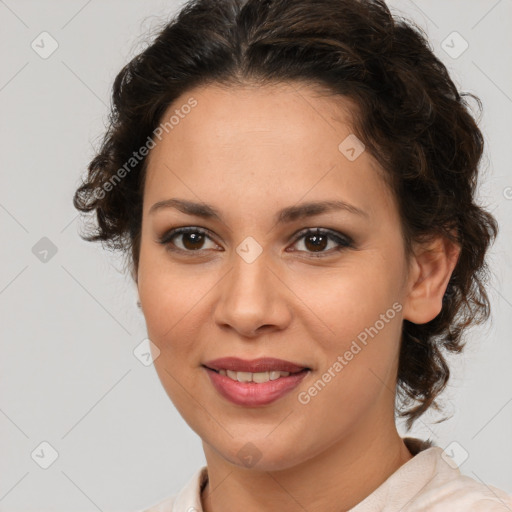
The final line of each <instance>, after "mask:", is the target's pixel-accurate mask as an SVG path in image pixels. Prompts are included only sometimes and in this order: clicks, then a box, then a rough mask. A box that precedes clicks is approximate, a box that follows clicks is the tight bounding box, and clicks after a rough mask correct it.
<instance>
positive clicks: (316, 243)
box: [295, 228, 352, 256]
mask: <svg viewBox="0 0 512 512" xmlns="http://www.w3.org/2000/svg"><path fill="white" fill-rule="evenodd" d="M302 239H304V242H303V244H304V247H306V249H307V250H306V252H312V253H319V254H318V256H323V255H324V254H325V253H327V254H330V253H331V252H332V251H325V250H324V249H325V248H326V247H327V245H328V244H329V241H332V242H334V250H335V251H341V250H342V249H345V248H347V247H352V240H351V239H350V238H349V237H347V236H346V235H341V234H338V233H336V232H335V231H330V230H326V229H321V228H316V229H309V230H307V231H305V232H303V233H302V234H299V236H298V237H297V238H296V241H295V243H297V242H298V241H300V240H302ZM315 256H317V255H316V254H315Z"/></svg>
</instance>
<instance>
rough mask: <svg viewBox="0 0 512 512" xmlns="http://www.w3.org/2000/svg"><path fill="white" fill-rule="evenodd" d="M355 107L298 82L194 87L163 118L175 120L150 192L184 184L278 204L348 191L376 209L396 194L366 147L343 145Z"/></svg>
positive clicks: (151, 166)
mask: <svg viewBox="0 0 512 512" xmlns="http://www.w3.org/2000/svg"><path fill="white" fill-rule="evenodd" d="M190 104H195V106H194V107H193V108H188V107H187V108H185V106H186V105H190ZM354 109H355V104H354V103H353V102H352V101H351V100H349V99H347V98H345V97H341V96H334V95H332V94H329V93H328V92H327V91H326V90H325V89H321V88H319V87H315V86H311V85H305V84H299V83H286V84H278V85H267V86H263V87H262V86H244V87H240V86H236V87H220V86H216V85H210V86H205V87H200V88H196V89H192V90H191V91H188V92H186V93H185V94H183V95H182V96H180V97H179V98H177V99H176V100H175V101H174V102H173V104H172V105H171V106H170V107H169V108H168V110H167V112H166V113H165V115H164V116H163V117H162V121H163V122H165V121H166V120H168V119H169V118H170V117H171V116H174V118H175V123H173V125H172V129H169V130H167V131H165V132H164V133H163V135H162V137H161V140H160V141H157V144H156V147H155V148H154V149H152V150H151V152H150V155H149V161H148V166H147V167H148V168H147V177H146V187H145V188H146V190H145V192H147V194H145V195H149V196H150V197H151V199H154V200H160V199H162V198H161V197H160V196H161V195H162V194H163V193H164V192H168V193H169V194H170V193H171V192H174V191H175V190H176V191H177V189H179V190H180V191H182V192H184V193H186V194H187V195H188V196H189V197H190V193H191V192H192V193H193V194H194V195H196V196H198V197H201V196H205V195H206V196H208V197H211V196H212V195H219V199H222V197H223V196H227V197H231V198H232V199H234V198H233V194H237V197H238V198H240V197H242V196H243V197H244V200H245V201H246V202H247V201H248V200H249V199H250V198H252V200H254V201H255V202H258V201H259V200H260V199H261V198H262V197H263V196H265V197H267V198H268V196H269V194H270V196H272V197H274V199H275V202H279V197H282V195H283V194H287V195H288V196H289V197H288V198H289V200H292V201H298V200H299V199H300V198H301V196H304V195H305V194H308V197H307V199H309V200H311V199H314V196H315V194H317V195H320V196H321V195H325V193H326V192H333V191H334V192H336V191H344V192H345V193H346V194H347V195H352V196H353V199H354V200H360V201H361V204H363V203H367V206H368V208H370V209H371V208H373V205H372V198H371V195H372V193H373V194H375V195H378V196H380V197H381V198H382V199H384V200H389V197H383V194H382V192H383V186H384V183H383V182H382V181H381V180H380V178H379V174H378V172H377V171H378V170H379V166H378V164H377V163H376V161H375V160H374V159H373V157H371V156H370V155H369V154H368V152H367V151H363V152H362V153H361V155H360V156H359V157H357V159H355V160H353V161H351V160H349V159H348V158H347V156H346V155H345V154H344V153H343V152H342V151H341V150H340V144H342V143H343V141H345V140H347V138H350V137H354V134H353V128H352V124H353V123H352V113H353V112H354ZM349 140H352V139H349ZM187 189H188V190H187ZM181 195H182V196H183V194H181ZM249 196H250V197H249ZM365 196H367V197H366V199H365ZM195 199H197V197H196V198H195ZM224 199H225V197H224ZM203 200H205V201H206V198H204V197H203ZM207 202H209V201H207ZM288 202H289V201H288Z"/></svg>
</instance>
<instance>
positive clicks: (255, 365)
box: [203, 357, 309, 373]
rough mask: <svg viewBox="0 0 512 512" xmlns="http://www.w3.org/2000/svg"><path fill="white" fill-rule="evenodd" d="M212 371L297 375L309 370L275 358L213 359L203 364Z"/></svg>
mask: <svg viewBox="0 0 512 512" xmlns="http://www.w3.org/2000/svg"><path fill="white" fill-rule="evenodd" d="M203 366H206V367H208V368H210V369H212V370H217V371H218V370H231V371H235V372H251V373H258V372H268V371H281V372H290V373H297V372H300V371H302V370H304V369H309V368H308V367H307V366H303V365H300V364H295V363H292V362H291V361H285V360H284V359H276V358H275V357H261V358H259V359H252V360H246V359H240V358H239V357H221V358H220V359H213V360H211V361H206V363H203Z"/></svg>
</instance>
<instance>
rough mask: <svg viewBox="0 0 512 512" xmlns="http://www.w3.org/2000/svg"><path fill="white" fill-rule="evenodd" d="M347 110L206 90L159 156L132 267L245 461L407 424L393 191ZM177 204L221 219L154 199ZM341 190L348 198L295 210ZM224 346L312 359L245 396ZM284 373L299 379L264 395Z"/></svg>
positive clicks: (191, 396) (212, 432)
mask: <svg viewBox="0 0 512 512" xmlns="http://www.w3.org/2000/svg"><path fill="white" fill-rule="evenodd" d="M186 105H189V106H190V105H193V107H187V106H186ZM340 105H342V106H345V107H347V106H348V105H349V104H348V103H347V102H346V100H344V99H342V98H339V97H338V98H336V99H334V98H333V97H327V96H324V97H320V96H318V95H317V94H315V93H314V91H313V89H311V88H309V87H306V86H302V87H300V88H299V86H298V85H294V86H291V85H284V86H280V87H276V86H274V87H270V86H269V87H266V88H261V87H258V88H249V87H247V88H233V89H229V90H225V89H221V88H217V87H213V86H209V87H204V88H197V89H195V90H193V91H192V92H190V93H187V94H185V95H183V96H182V97H181V98H179V99H178V100H177V101H176V102H175V103H174V104H173V106H172V108H170V109H169V110H168V112H167V113H166V115H165V116H164V121H167V120H168V119H169V118H170V117H171V115H173V114H174V115H175V117H174V118H173V121H172V122H171V124H168V125H167V130H165V129H164V130H161V132H162V134H161V140H158V139H155V142H157V145H156V147H154V148H153V149H152V150H151V153H150V158H149V162H148V169H147V177H146V183H145V190H144V208H143V221H142V237H141V248H140V262H139V267H138V276H137V277H138V290H139V296H140V301H141V304H142V309H143V312H144V316H145V319H146V322H147V329H148V336H149V338H150V340H151V341H152V342H153V343H154V345H155V346H156V347H158V349H159V351H160V352H159V354H158V351H156V349H154V350H153V354H154V357H156V359H155V367H156V370H157V372H158V375H159V378H160V380H161V382H162V384H163V386H164V388H165V390H166V392H167V394H168V395H169V397H170V398H171V400H172V401H173V403H174V404H175V406H176V408H177V409H178V411H179V412H180V414H181V415H182V416H183V418H184V419H185V421H186V422H187V423H188V424H189V425H190V427H191V428H192V429H193V430H194V431H195V432H196V433H197V434H198V435H199V436H200V437H201V438H202V439H203V442H204V443H206V445H207V446H208V447H209V448H210V449H213V450H214V451H215V452H216V454H217V455H218V456H221V457H222V458H223V459H225V460H227V461H230V462H231V463H233V464H237V465H240V466H248V465H250V464H251V463H249V462H248V461H249V459H250V460H254V461H256V460H257V462H258V467H259V468H263V469H284V468H288V467H292V466H294V465H296V464H299V463H301V462H303V461H306V460H308V459H310V458H311V457H314V456H315V455H317V454H319V453H321V452H323V451H325V450H328V449H329V448H330V447H332V446H333V445H334V444H335V443H338V442H341V441H343V440H347V439H349V438H353V439H355V438H356V437H358V438H359V439H366V440H368V439H369V438H370V437H371V436H374V435H375V432H376V429H380V428H382V429H384V428H388V427H389V425H391V424H392V425H393V426H394V422H393V413H394V400H395V395H394V389H395V381H396V372H397V362H398V353H399V342H400V335H401V323H402V320H403V316H404V307H405V305H406V301H407V291H408V289H409V284H408V278H407V275H408V274H407V262H406V259H405V254H404V246H403V241H402V236H401V229H400V222H399V217H398V212H397V206H396V203H395V201H394V199H393V197H392V195H391V193H390V191H389V190H388V188H387V187H386V185H385V183H384V182H383V181H382V180H381V179H380V177H379V175H378V173H377V164H376V163H375V161H374V160H373V159H372V157H371V156H370V154H369V152H368V151H364V149H363V148H362V147H360V146H358V144H357V140H355V139H354V138H353V136H351V133H352V130H351V127H350V119H349V117H348V116H347V113H346V111H344V110H342V109H341V108H339V106H340ZM176 111H177V112H176ZM159 133H160V132H159ZM349 136H350V138H349V139H347V137H349ZM345 139H347V140H345ZM344 141H345V142H344ZM340 144H341V146H340ZM361 150H362V152H361ZM359 153H360V154H359ZM171 199H173V200H179V201H182V202H185V201H186V202H190V203H201V204H204V203H207V204H208V205H210V206H211V208H213V209H214V210H215V211H216V212H217V214H218V217H219V218H216V217H214V216H203V215H199V214H197V213H198V212H196V214H190V211H189V213H185V212H184V211H182V210H184V208H181V207H178V208H176V207H172V206H171V205H169V203H167V206H166V205H165V204H160V207H154V205H155V204H156V203H160V202H163V201H169V200H171ZM333 201H337V202H344V203H346V204H348V205H351V206H352V207H353V208H351V209H349V208H336V209H325V211H320V210H321V208H315V207H310V208H309V209H305V210H297V212H298V213H297V214H295V213H294V212H295V211H296V209H297V208H299V207H301V206H303V205H305V204H310V203H311V204H312V203H323V202H333ZM175 204H177V203H175ZM152 207H153V209H152ZM356 209H357V210H356ZM283 210H284V212H285V214H281V212H282V211H283ZM183 227H187V228H192V229H190V231H191V232H190V233H185V234H183V233H181V234H176V236H174V237H171V235H170V234H169V232H170V231H171V230H175V229H177V228H183ZM317 228H319V229H320V230H321V233H320V234H318V233H315V232H314V230H316V229H317ZM308 232H309V233H308ZM161 239H164V241H166V243H167V244H166V245H165V244H162V243H160V242H159V240H161ZM347 243H348V245H347ZM157 355H158V357H157ZM224 357H237V358H241V359H244V360H254V359H258V358H263V357H265V358H267V357H271V358H278V359H282V360H286V361H290V362H293V363H295V364H297V365H298V366H299V367H300V368H302V367H305V368H308V369H309V370H307V371H305V372H304V373H302V374H301V376H300V377H297V376H295V377H280V379H278V380H279V383H276V382H274V381H271V383H270V384H269V383H266V384H265V383H254V382H253V383H250V384H247V383H240V384H238V390H237V389H234V388H235V387H236V384H234V381H233V380H231V377H229V376H221V375H220V374H215V375H212V372H211V370H207V369H206V368H205V366H204V365H205V364H206V363H207V362H209V361H212V360H214V359H217V358H224ZM279 375H280V374H279ZM212 376H213V377H215V381H216V382H217V381H221V383H223V384H222V385H220V388H222V389H228V391H226V392H225V393H223V392H222V391H219V389H218V388H217V387H216V386H215V385H214V384H213V381H212ZM274 376H276V374H274ZM238 377H239V375H238V374H237V375H235V378H238ZM244 378H245V377H244V376H243V375H242V376H241V379H242V380H243V379H244ZM226 379H230V382H231V384H229V383H228V385H226ZM281 379H282V380H281ZM286 379H287V380H286ZM263 380H264V379H263ZM284 382H293V383H294V384H295V387H292V388H291V389H287V391H286V392H284V393H282V394H281V395H278V396H276V395H273V394H272V393H273V392H272V390H270V391H269V388H270V387H272V386H274V387H275V388H278V389H282V388H287V384H285V385H283V383H284ZM258 385H261V386H264V387H265V392H262V391H258V390H255V391H251V390H250V389H249V387H252V388H253V390H254V389H256V388H255V386H258ZM224 386H226V387H224ZM261 389H263V388H261ZM229 390H231V393H232V395H229V396H232V398H228V394H229ZM233 397H234V398H233ZM244 397H245V398H244ZM251 397H252V398H251ZM251 400H252V401H251ZM248 457H249V458H248ZM251 457H252V458H251Z"/></svg>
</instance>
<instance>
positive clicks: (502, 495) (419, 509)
mask: <svg viewBox="0 0 512 512" xmlns="http://www.w3.org/2000/svg"><path fill="white" fill-rule="evenodd" d="M447 510H450V512H459V511H460V512H466V511H469V510H471V512H510V511H511V510H512V495H510V494H508V493H507V492H505V491H503V490H501V489H498V488H497V487H494V486H492V485H487V484H483V483H481V482H479V481H477V480H475V479H473V478H471V477H469V476H466V475H459V476H457V477H455V478H452V479H450V480H447V481H444V480H443V479H436V478H434V479H433V480H432V481H431V482H429V483H428V484H427V485H426V486H425V487H424V489H423V490H422V492H421V493H420V494H419V495H418V496H417V497H416V499H414V500H413V501H412V502H411V503H410V504H409V506H407V507H406V508H405V509H404V512H426V511H428V512H446V511H447Z"/></svg>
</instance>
